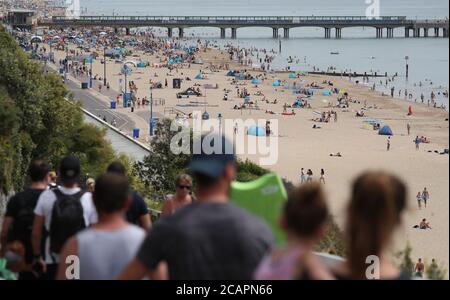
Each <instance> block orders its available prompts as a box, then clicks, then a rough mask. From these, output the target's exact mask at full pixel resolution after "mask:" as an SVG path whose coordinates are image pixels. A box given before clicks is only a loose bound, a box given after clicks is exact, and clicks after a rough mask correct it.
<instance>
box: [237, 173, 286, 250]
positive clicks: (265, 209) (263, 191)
mask: <svg viewBox="0 0 450 300" xmlns="http://www.w3.org/2000/svg"><path fill="white" fill-rule="evenodd" d="M231 199H232V201H233V202H234V203H235V204H236V205H237V206H239V207H241V208H243V209H245V210H247V211H249V212H250V213H252V214H253V215H256V216H258V217H259V218H261V219H263V220H264V221H266V223H267V225H268V226H269V228H270V229H272V232H273V234H274V236H275V240H276V242H277V243H278V244H280V243H284V242H285V236H284V233H283V232H282V231H281V229H280V227H279V226H278V218H279V216H280V214H281V211H282V209H283V204H284V202H285V201H286V200H287V193H286V189H285V187H284V184H283V182H282V180H281V178H280V177H279V176H278V175H276V174H267V175H264V176H262V177H260V178H258V179H257V180H255V181H251V182H233V183H232V184H231Z"/></svg>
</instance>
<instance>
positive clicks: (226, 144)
mask: <svg viewBox="0 0 450 300" xmlns="http://www.w3.org/2000/svg"><path fill="white" fill-rule="evenodd" d="M198 139H200V141H201V143H200V141H198ZM196 142H197V143H199V145H201V147H200V148H201V149H200V150H201V151H200V152H199V153H195V151H196V150H198V149H196V148H195V143H196ZM204 143H205V144H206V145H205V144H204ZM215 143H220V146H219V145H218V146H217V148H218V149H216V147H214V145H215ZM216 150H218V151H216ZM197 152H198V151H197ZM216 152H219V153H216ZM235 161H236V155H235V149H234V145H233V144H232V143H231V142H230V140H228V139H227V138H226V137H225V136H223V135H219V134H217V133H209V134H207V135H203V136H202V137H201V138H197V140H196V141H194V154H193V155H192V160H191V163H190V164H189V170H190V171H191V172H192V173H193V174H194V175H195V174H201V175H206V176H208V177H211V178H214V179H215V178H218V177H220V175H222V174H223V171H224V170H225V167H226V166H227V164H228V163H229V162H235Z"/></svg>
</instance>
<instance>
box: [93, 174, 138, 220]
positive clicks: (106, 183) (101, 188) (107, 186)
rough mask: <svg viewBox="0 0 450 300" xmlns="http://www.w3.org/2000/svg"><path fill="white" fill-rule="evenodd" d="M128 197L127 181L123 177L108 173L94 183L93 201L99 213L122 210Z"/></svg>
mask: <svg viewBox="0 0 450 300" xmlns="http://www.w3.org/2000/svg"><path fill="white" fill-rule="evenodd" d="M128 196H129V185H128V179H127V178H126V177H125V176H123V175H119V174H116V173H112V172H109V173H105V174H103V175H101V176H100V177H99V178H97V180H96V181H95V191H94V195H93V199H94V204H95V207H96V208H97V211H99V212H105V213H113V212H116V211H119V210H121V209H123V208H124V206H125V203H126V201H127V199H128Z"/></svg>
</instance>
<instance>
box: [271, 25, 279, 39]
mask: <svg viewBox="0 0 450 300" xmlns="http://www.w3.org/2000/svg"><path fill="white" fill-rule="evenodd" d="M272 31H273V38H274V39H277V38H278V28H272Z"/></svg>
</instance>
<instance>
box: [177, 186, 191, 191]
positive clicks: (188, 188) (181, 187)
mask: <svg viewBox="0 0 450 300" xmlns="http://www.w3.org/2000/svg"><path fill="white" fill-rule="evenodd" d="M178 188H180V189H187V190H190V189H191V188H192V187H191V186H190V185H179V186H178Z"/></svg>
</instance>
